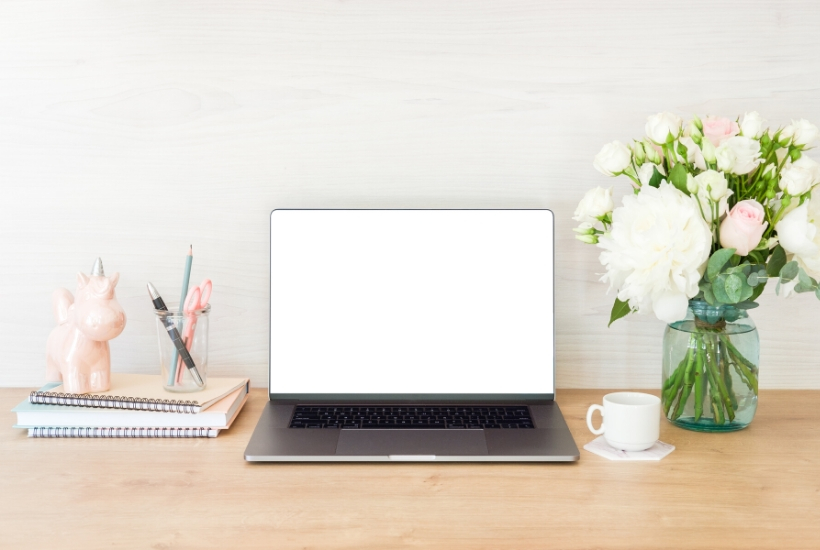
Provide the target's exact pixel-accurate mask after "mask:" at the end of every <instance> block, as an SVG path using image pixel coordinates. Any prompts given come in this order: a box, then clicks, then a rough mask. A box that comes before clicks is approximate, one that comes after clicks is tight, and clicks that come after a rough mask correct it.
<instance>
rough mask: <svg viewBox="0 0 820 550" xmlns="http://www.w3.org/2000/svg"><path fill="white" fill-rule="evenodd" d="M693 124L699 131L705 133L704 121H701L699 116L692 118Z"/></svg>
mask: <svg viewBox="0 0 820 550" xmlns="http://www.w3.org/2000/svg"><path fill="white" fill-rule="evenodd" d="M692 123H693V124H694V125H695V126H697V128H698V130H700V131H701V132H703V121H702V120H700V118H699V117H698V115H695V116H693V117H692Z"/></svg>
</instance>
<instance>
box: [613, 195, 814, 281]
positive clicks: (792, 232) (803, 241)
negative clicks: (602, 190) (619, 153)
mask: <svg viewBox="0 0 820 550" xmlns="http://www.w3.org/2000/svg"><path fill="white" fill-rule="evenodd" d="M616 212H617V210H616ZM774 229H775V231H777V237H778V239H779V241H780V246H782V247H783V248H784V249H785V250H786V252H788V253H790V254H794V259H795V260H797V263H798V264H799V265H800V267H802V268H803V269H804V270H805V271H806V273H808V274H809V275H810V276H811V277H814V278H815V279H817V278H820V200H819V199H814V200H811V199H810V200H807V201H805V202H804V203H803V204H801V205H800V206H798V207H797V208H795V209H794V210H792V211H791V212H789V213H788V214H786V215H785V216H783V219H782V220H780V221H779V222H777V225H775V226H774Z"/></svg>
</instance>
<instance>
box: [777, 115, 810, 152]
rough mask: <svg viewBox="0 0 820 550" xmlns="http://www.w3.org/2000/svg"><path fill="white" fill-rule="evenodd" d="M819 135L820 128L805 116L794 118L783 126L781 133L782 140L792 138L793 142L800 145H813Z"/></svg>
mask: <svg viewBox="0 0 820 550" xmlns="http://www.w3.org/2000/svg"><path fill="white" fill-rule="evenodd" d="M818 136H820V130H818V128H817V126H815V125H814V124H812V123H811V122H809V121H808V120H806V119H805V118H801V119H800V120H792V123H791V124H789V125H788V126H786V127H785V128H783V132H781V133H780V139H781V140H782V139H783V138H792V144H794V145H798V146H801V145H802V146H811V145H812V144H813V143H814V140H816V139H817V138H818Z"/></svg>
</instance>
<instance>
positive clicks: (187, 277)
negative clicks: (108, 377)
mask: <svg viewBox="0 0 820 550" xmlns="http://www.w3.org/2000/svg"><path fill="white" fill-rule="evenodd" d="M193 261H194V245H191V246H190V247H189V248H188V255H187V256H185V271H184V272H183V273H182V295H181V296H180V298H179V313H180V315H182V308H183V307H184V305H185V298H187V297H188V284H189V283H190V282H191V262H193ZM183 323H184V318H180V321H179V331H180V332H182V325H183ZM178 361H179V353H178V352H177V350H174V353H173V357H172V359H171V365H170V368H169V369H168V384H167V385H168V386H173V385H174V383H175V381H176V378H177V363H178Z"/></svg>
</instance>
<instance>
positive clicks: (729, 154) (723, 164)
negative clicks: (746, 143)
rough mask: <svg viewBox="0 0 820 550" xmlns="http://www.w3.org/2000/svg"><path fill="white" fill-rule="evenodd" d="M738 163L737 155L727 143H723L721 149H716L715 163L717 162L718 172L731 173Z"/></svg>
mask: <svg viewBox="0 0 820 550" xmlns="http://www.w3.org/2000/svg"><path fill="white" fill-rule="evenodd" d="M736 161H737V155H735V150H734V149H732V148H731V147H729V145H727V144H726V143H723V144H722V145H721V146H720V147H718V148H717V149H715V162H717V167H718V170H721V171H723V172H731V171H732V168H734V167H735V162H736Z"/></svg>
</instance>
